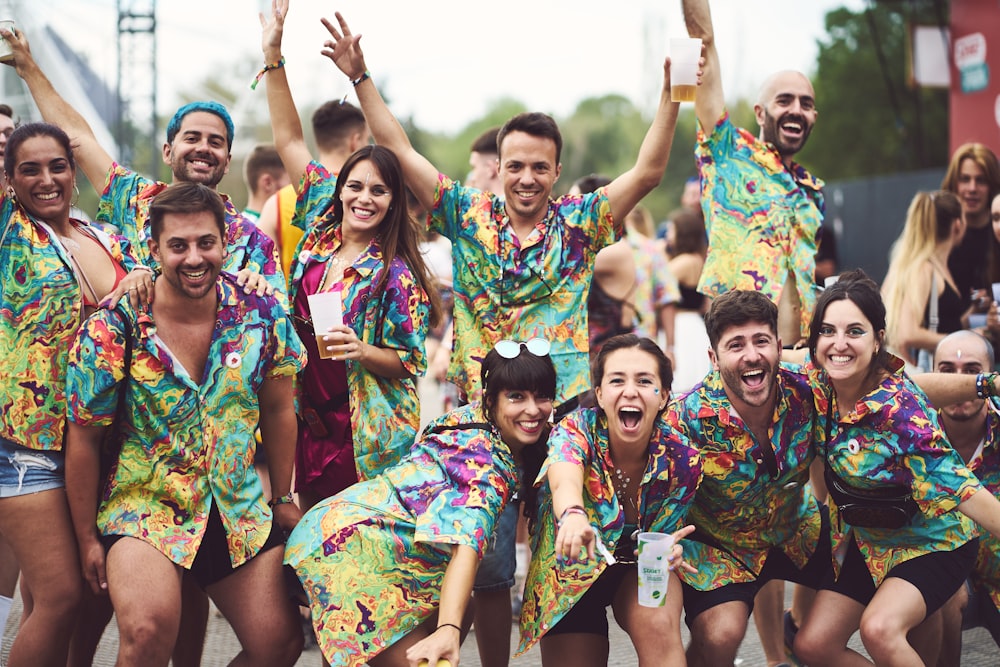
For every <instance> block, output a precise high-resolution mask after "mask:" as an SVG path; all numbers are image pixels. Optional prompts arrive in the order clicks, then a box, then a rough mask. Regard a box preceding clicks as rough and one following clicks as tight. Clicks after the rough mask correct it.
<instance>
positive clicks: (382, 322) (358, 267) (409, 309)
mask: <svg viewBox="0 0 1000 667" xmlns="http://www.w3.org/2000/svg"><path fill="white" fill-rule="evenodd" d="M333 183H334V177H333V176H332V175H331V174H330V173H329V172H328V171H327V170H326V169H325V168H323V166H322V165H321V164H319V163H318V162H311V163H310V164H309V166H308V167H307V169H306V173H305V175H304V176H303V179H302V183H301V186H300V188H299V198H298V202H297V204H296V211H295V225H296V226H297V227H300V228H302V229H305V230H306V235H305V236H304V237H303V239H302V241H301V243H299V251H298V253H297V256H296V259H295V263H294V264H293V268H292V276H291V300H292V302H294V301H295V298H296V295H297V293H298V290H299V289H300V288H301V284H302V277H303V275H304V273H305V270H306V267H308V266H309V265H311V264H313V263H317V262H318V263H324V264H325V263H326V262H329V260H330V258H331V257H332V256H333V255H334V253H336V252H337V250H338V249H339V248H340V243H341V239H340V223H338V222H334V220H333V207H332V205H331V204H330V202H331V197H332V184H333ZM386 270H387V269H386V267H385V264H384V263H383V261H382V251H381V248H380V247H379V241H378V238H377V237H376V238H375V239H373V240H372V242H371V244H370V245H369V246H368V248H367V249H366V250H365V251H364V252H362V253H361V254H360V255H358V257H357V258H356V259H355V260H354V262H353V263H352V265H351V266H350V267H348V268H347V269H346V270H345V271H344V280H343V292H342V296H343V303H344V323H345V324H347V325H348V326H350V327H351V328H352V329H354V331H355V332H356V333H357V335H358V338H360V339H361V340H363V341H364V342H366V343H368V344H369V345H376V346H378V347H383V348H390V349H393V350H395V351H396V352H397V353H398V354H399V358H400V361H402V363H403V366H404V367H405V368H406V370H407V371H408V372H409V373H410V374H411V375H412V377H407V378H385V377H381V376H379V375H376V374H375V373H372V372H369V371H368V370H366V369H365V368H364V366H362V365H361V364H360V363H359V362H358V361H356V360H353V359H349V360H347V384H348V388H349V394H350V396H349V400H350V406H351V433H352V435H353V438H354V451H355V464H356V466H357V472H358V479H362V480H363V479H368V478H369V477H372V476H374V475H377V474H378V473H379V472H381V471H382V470H383V469H385V468H386V467H388V466H391V465H393V464H394V463H396V462H398V461H399V460H400V459H401V458H402V457H403V455H405V454H406V452H407V451H409V449H410V446H411V445H412V444H413V439H414V437H415V436H416V434H417V429H418V428H419V426H420V399H419V396H418V394H417V384H416V376H418V375H422V374H423V373H424V370H425V369H426V367H427V359H426V356H425V353H424V340H425V339H426V337H427V329H428V320H429V317H430V302H429V300H428V297H427V294H426V293H425V292H424V291H423V289H422V288H421V287H420V284H419V283H417V281H416V279H415V278H414V276H413V272H412V271H411V270H410V267H409V266H407V265H406V263H405V262H404V261H403V259H402V258H401V257H398V256H397V257H396V258H394V259H393V261H392V263H391V264H390V266H389V267H388V271H389V280H388V282H387V283H386V285H385V289H384V290H382V291H381V292H380V293H378V294H376V293H375V287H376V285H378V283H379V282H380V281H381V276H382V273H383V272H384V271H386ZM303 335H305V334H303ZM304 372H306V373H308V372H310V371H309V369H308V368H307V369H306V370H305V371H304Z"/></svg>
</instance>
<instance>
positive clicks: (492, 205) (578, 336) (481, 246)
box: [430, 174, 623, 405]
mask: <svg viewBox="0 0 1000 667" xmlns="http://www.w3.org/2000/svg"><path fill="white" fill-rule="evenodd" d="M430 220H431V228H432V229H434V230H435V231H437V232H439V233H440V234H441V235H442V236H444V237H446V238H448V239H450V240H451V243H452V246H451V255H452V260H453V262H452V270H453V274H452V276H453V281H454V282H453V284H454V294H455V306H454V318H455V321H454V330H455V337H454V343H453V345H454V347H453V349H452V354H451V363H450V365H449V368H448V379H449V380H450V381H451V382H454V383H455V384H456V385H458V387H459V389H460V390H462V391H463V392H465V394H466V395H467V396H468V398H469V399H470V400H475V399H478V398H479V396H480V393H481V392H482V385H481V383H480V378H479V366H480V364H481V363H482V360H483V357H485V356H486V353H487V352H489V351H490V350H491V349H492V348H493V346H494V345H496V343H497V341H500V340H503V339H505V338H512V339H515V340H528V339H530V338H535V337H541V338H546V339H548V340H549V341H551V343H552V351H551V352H550V353H549V356H550V357H551V358H552V363H554V364H555V367H556V378H557V384H556V396H555V402H556V404H557V405H558V404H560V403H563V402H565V401H567V400H568V399H571V398H573V397H575V396H577V395H579V394H582V393H583V392H585V391H587V390H588V389H590V366H589V364H590V358H589V350H590V342H589V339H588V335H587V295H588V294H589V293H590V281H591V278H592V277H593V275H594V257H595V256H596V255H597V251H598V250H600V249H601V248H603V247H604V246H606V245H608V244H610V243H613V242H615V241H617V240H618V239H620V238H621V236H622V233H623V228H622V225H621V224H620V223H617V222H615V221H614V220H613V219H612V217H611V204H610V202H609V201H608V196H607V189H606V188H600V189H599V190H597V191H596V192H593V193H591V194H586V195H579V196H569V195H567V196H565V197H560V198H559V199H556V200H554V201H550V202H549V206H548V210H547V211H546V213H545V216H544V217H543V218H542V220H541V222H539V223H538V224H537V225H536V226H535V229H534V231H532V232H531V234H530V236H528V237H527V238H526V239H525V241H524V243H523V245H522V243H521V241H520V240H519V239H518V237H517V234H515V233H514V230H513V228H512V227H511V225H510V219H509V218H508V216H507V211H506V207H505V206H504V201H503V199H502V198H501V197H498V196H497V195H494V194H492V193H489V192H482V191H480V190H476V189H474V188H466V187H462V186H461V185H460V184H459V183H456V182H455V181H452V180H451V179H450V178H448V177H447V176H445V175H444V174H441V175H439V176H438V186H437V192H436V193H435V198H434V210H433V211H432V212H431V215H430Z"/></svg>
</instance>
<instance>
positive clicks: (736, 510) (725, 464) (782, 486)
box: [667, 364, 821, 591]
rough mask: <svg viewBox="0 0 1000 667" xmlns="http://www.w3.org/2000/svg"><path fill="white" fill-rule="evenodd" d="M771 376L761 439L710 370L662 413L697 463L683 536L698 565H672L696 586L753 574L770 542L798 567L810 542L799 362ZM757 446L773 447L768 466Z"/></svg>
mask: <svg viewBox="0 0 1000 667" xmlns="http://www.w3.org/2000/svg"><path fill="white" fill-rule="evenodd" d="M776 382H777V385H776V387H775V388H774V391H775V392H776V395H777V400H776V401H775V406H774V417H773V422H772V426H771V428H770V431H769V434H770V437H771V442H769V443H760V442H757V439H756V438H755V437H754V436H753V434H752V433H751V431H750V429H749V428H747V426H746V424H745V423H744V422H743V420H742V419H741V418H740V417H739V416H738V415H737V414H736V412H735V411H734V409H733V405H732V403H731V402H730V400H729V397H728V396H727V395H726V389H725V386H724V385H723V382H722V377H721V375H720V374H719V372H718V371H714V372H713V373H711V374H710V375H708V376H707V377H706V378H705V380H704V382H703V383H702V384H700V385H697V386H696V387H695V388H694V389H692V390H691V392H690V393H688V394H685V395H682V396H680V397H679V398H677V399H675V400H674V401H672V402H671V403H670V406H669V408H668V412H667V421H669V422H670V423H672V424H673V425H674V426H675V427H676V428H677V429H678V430H680V431H681V432H682V433H684V434H685V435H686V436H687V437H688V438H689V439H690V440H691V443H692V444H693V445H694V446H695V447H697V448H698V451H699V452H700V453H701V457H702V462H703V466H704V471H705V477H704V479H703V480H702V482H701V487H699V489H698V493H697V495H696V496H695V499H694V504H693V505H692V506H691V512H690V514H689V521H690V523H693V524H694V525H695V526H696V528H697V532H696V533H695V534H694V535H692V539H688V540H685V541H684V558H685V560H687V561H688V562H689V563H696V567H697V568H698V571H697V572H696V573H694V574H692V573H690V572H686V571H684V570H681V571H680V572H679V575H680V577H681V579H683V580H684V582H685V583H687V584H689V585H690V586H692V587H693V588H696V589H697V590H700V591H710V590H715V589H717V588H721V587H722V586H726V585H729V584H735V583H746V582H751V581H755V580H756V579H757V576H758V575H759V574H760V571H761V569H762V568H763V567H764V562H765V561H766V560H767V554H768V551H769V550H770V549H771V548H772V547H775V548H778V549H781V550H782V551H783V552H784V553H785V554H786V555H787V556H788V557H789V558H790V559H791V560H792V562H793V563H794V564H795V565H796V567H798V568H802V567H803V566H805V564H806V562H807V561H808V560H809V558H810V557H811V556H812V554H813V553H814V552H815V550H816V546H817V544H818V542H819V537H820V526H821V516H820V512H819V505H818V503H817V502H816V498H815V497H814V496H813V494H812V490H811V487H808V486H807V484H808V482H809V465H810V464H811V463H812V461H813V457H814V454H815V453H814V449H813V441H814V438H815V436H816V435H817V430H816V429H817V428H818V420H817V419H816V417H815V411H814V409H813V394H812V388H811V386H810V384H809V378H808V375H807V374H806V372H805V370H804V369H803V368H802V367H799V366H792V365H787V364H781V365H779V369H778V377H777V380H776ZM763 447H771V448H772V450H773V452H774V460H775V462H776V463H777V466H778V469H777V471H776V474H772V471H770V470H769V467H770V464H768V463H767V460H768V458H769V457H765V455H764V450H763Z"/></svg>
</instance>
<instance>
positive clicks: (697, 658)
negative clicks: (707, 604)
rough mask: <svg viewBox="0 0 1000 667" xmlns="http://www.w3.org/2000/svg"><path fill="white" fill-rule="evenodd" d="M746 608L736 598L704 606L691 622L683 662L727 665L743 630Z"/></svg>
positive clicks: (698, 666) (704, 666)
mask: <svg viewBox="0 0 1000 667" xmlns="http://www.w3.org/2000/svg"><path fill="white" fill-rule="evenodd" d="M749 612H750V610H749V609H747V605H746V603H744V602H740V601H739V600H733V601H731V602H724V603H723V604H720V605H716V606H714V607H712V608H711V609H706V610H705V611H703V612H702V613H700V614H698V616H696V617H695V619H694V622H693V623H692V624H691V643H690V644H688V649H687V661H688V665H690V666H691V667H717V666H718V665H731V664H733V661H734V660H735V659H736V653H737V651H739V648H740V644H741V643H742V642H743V637H744V636H745V635H746V633H747V620H748V617H749V615H750V614H749Z"/></svg>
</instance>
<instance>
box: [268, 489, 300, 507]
mask: <svg viewBox="0 0 1000 667" xmlns="http://www.w3.org/2000/svg"><path fill="white" fill-rule="evenodd" d="M293 502H295V498H293V497H292V492H291V491H289V492H288V493H286V494H285V495H283V496H278V497H277V498H271V499H270V500H268V501H267V506H268V507H272V508H273V507H277V506H278V505H288V504H289V503H293Z"/></svg>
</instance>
